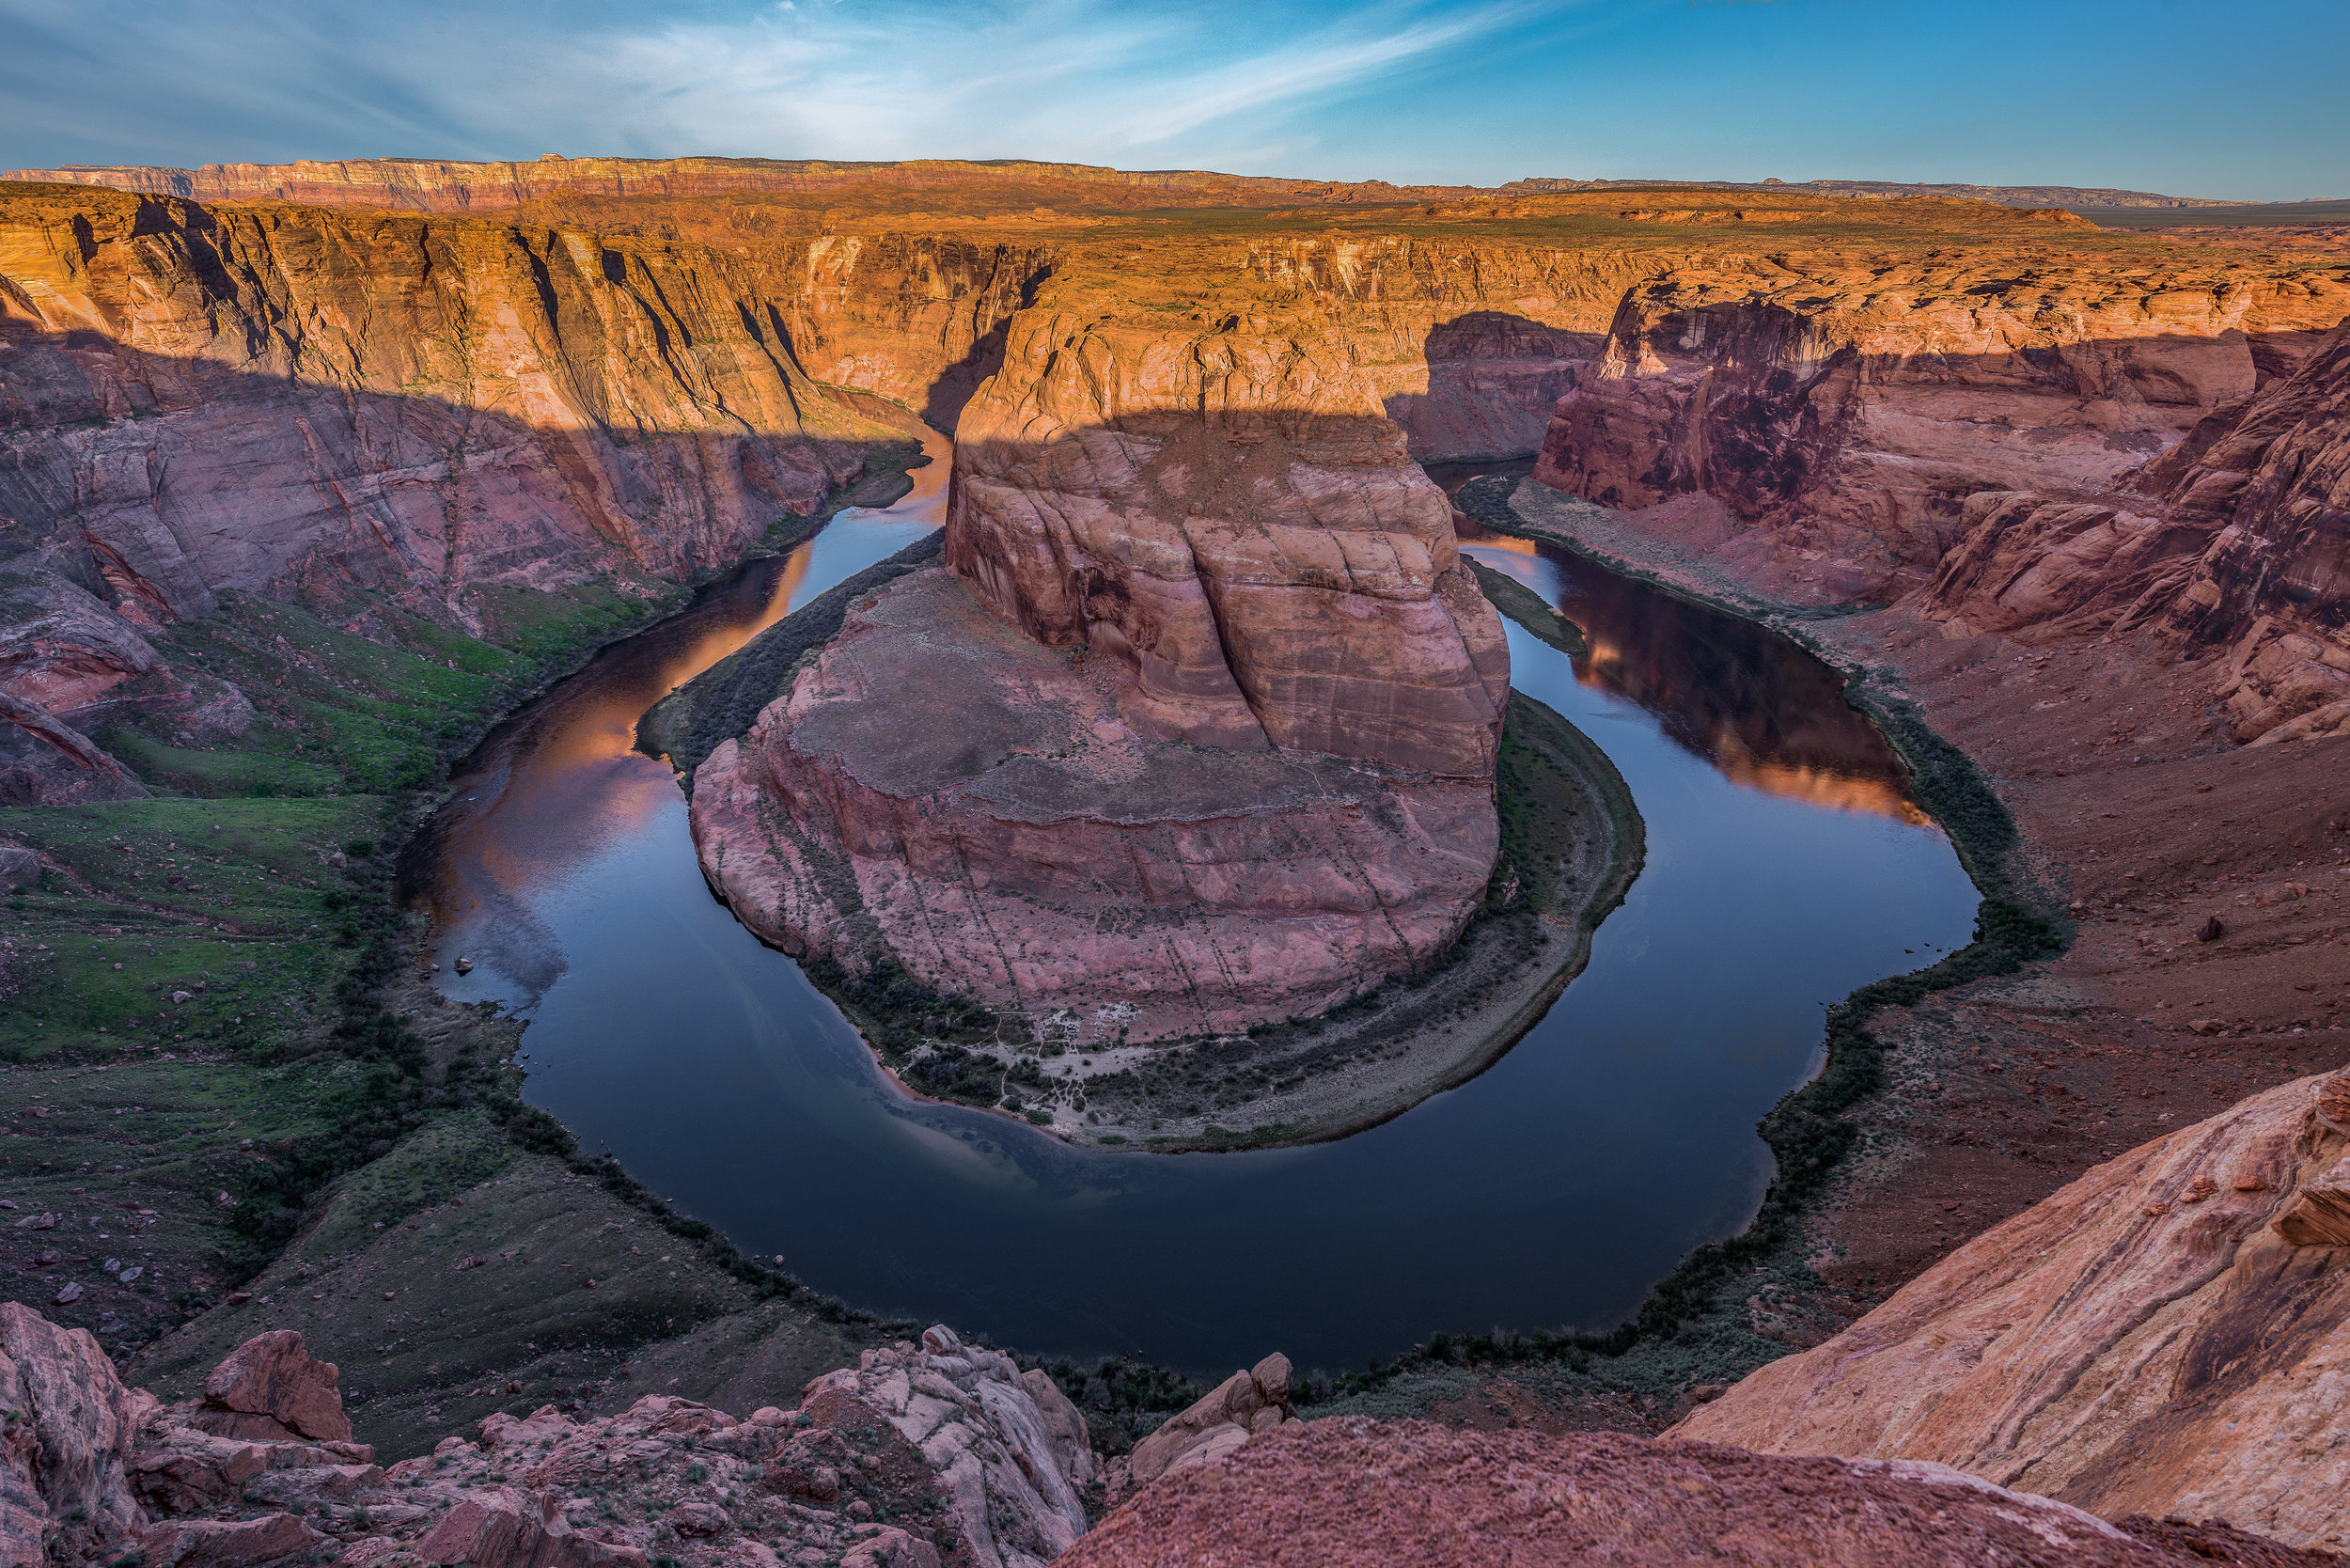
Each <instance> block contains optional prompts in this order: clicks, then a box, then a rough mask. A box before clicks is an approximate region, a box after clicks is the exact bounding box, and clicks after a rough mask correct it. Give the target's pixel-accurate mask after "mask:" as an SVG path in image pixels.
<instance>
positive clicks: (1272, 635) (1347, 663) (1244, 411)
mask: <svg viewBox="0 0 2350 1568" xmlns="http://www.w3.org/2000/svg"><path fill="white" fill-rule="evenodd" d="M1130 292H1131V290H1126V291H1120V292H1119V293H1116V294H1113V293H1111V292H1110V291H1109V290H1105V288H1104V287H1103V286H1102V285H1100V284H1098V283H1096V284H1092V285H1089V286H1087V287H1084V288H1078V287H1074V286H1073V287H1068V288H1063V287H1059V286H1056V285H1048V286H1047V290H1046V292H1045V293H1044V294H1043V295H1042V296H1041V297H1040V299H1039V301H1038V303H1037V305H1036V306H1034V307H1032V308H1030V309H1029V310H1026V311H1023V312H1022V313H1021V314H1020V315H1019V316H1017V317H1015V318H1014V320H1013V322H1012V326H1011V335H1010V337H1009V339H1008V341H1007V344H1006V349H1005V360H1004V367H1003V368H1002V369H1001V370H999V371H998V372H997V373H996V374H995V377H994V378H993V379H992V380H990V381H989V382H988V383H987V384H985V385H984V386H982V387H981V388H980V390H979V393H978V395H977V396H975V397H974V399H973V400H972V401H971V403H970V405H969V406H968V407H967V408H965V410H964V417H963V421H962V423H961V424H960V425H959V426H958V427H957V431H956V441H955V476H954V489H953V492H952V494H951V497H950V499H949V502H948V519H947V563H948V566H950V567H951V568H953V569H954V571H955V572H957V573H958V574H959V575H961V576H963V577H964V578H965V579H967V580H969V581H970V582H971V583H972V584H973V585H974V586H975V587H976V588H978V589H979V592H980V594H981V595H982V596H983V597H985V598H986V599H987V600H988V602H989V603H991V604H994V605H995V608H996V609H997V610H998V611H999V612H1000V613H1002V614H1003V615H1004V616H1005V617H1006V618H1007V619H1010V620H1011V621H1012V622H1013V623H1014V624H1016V625H1018V626H1019V627H1020V628H1021V629H1022V630H1023V631H1024V632H1026V634H1027V635H1029V636H1031V637H1033V638H1035V639H1036V640H1037V641H1039V642H1041V643H1042V644H1044V645H1045V646H1047V647H1054V648H1068V647H1074V646H1077V645H1080V644H1083V645H1087V646H1089V647H1092V648H1096V649H1100V650H1103V651H1106V652H1109V653H1111V654H1113V655H1115V656H1117V657H1119V658H1120V659H1122V660H1125V661H1126V662H1128V663H1129V664H1130V665H1131V666H1132V667H1133V670H1134V673H1135V688H1134V692H1133V695H1132V697H1131V698H1129V699H1128V700H1127V701H1126V702H1125V703H1124V704H1122V706H1123V709H1124V712H1125V717H1126V719H1127V722H1128V723H1130V724H1132V725H1133V726H1135V727H1136V729H1138V730H1139V731H1141V732H1142V733H1144V734H1146V735H1148V736H1150V737H1152V738H1153V739H1161V740H1180V741H1186V742H1190V743H1192V744H1196V745H1207V746H1214V747H1217V748H1220V749H1224V750H1250V749H1257V748H1261V747H1263V746H1264V745H1267V744H1271V745H1276V746H1279V747H1282V748H1285V749H1290V750H1302V751H1316V752H1324V753H1328V754H1331V755H1334V756H1341V757H1359V758H1363V759H1366V760H1372V761H1378V762H1384V763H1388V764H1390V765H1393V766H1398V767H1406V768H1413V769H1418V770H1421V771H1426V772H1432V773H1440V774H1450V775H1456V776H1465V777H1486V776H1491V774H1492V772H1493V765H1494V762H1493V759H1494V747H1495V745H1496V744H1497V741H1498V738H1499V734H1500V725H1501V706H1502V702H1503V699H1504V694H1505V692H1506V689H1507V685H1508V679H1509V678H1508V655H1507V652H1506V650H1505V648H1504V645H1503V642H1502V637H1501V625H1500V619H1499V618H1498V617H1497V616H1496V615H1495V614H1494V612H1493V609H1492V608H1491V606H1489V605H1488V604H1486V603H1485V601H1484V597H1483V595H1482V594H1481V592H1480V591H1479V590H1478V588H1477V587H1476V585H1475V583H1474V581H1473V580H1472V579H1471V578H1470V577H1469V575H1468V573H1467V572H1466V571H1465V569H1464V568H1463V567H1462V566H1461V564H1460V557H1459V550H1458V547H1457V543H1456V541H1455V540H1454V538H1453V534H1452V522H1451V510H1450V508H1449V506H1448V505H1447V504H1446V502H1445V499H1444V495H1443V494H1442V493H1441V492H1440V491H1438V490H1437V489H1436V488H1435V486H1434V484H1432V483H1430V482H1429V480H1428V478H1427V477H1426V475H1424V474H1422V473H1421V472H1420V471H1419V469H1418V466H1417V465H1416V464H1415V463H1413V462H1412V461H1411V459H1410V456H1409V454H1408V453H1407V451H1406V450H1405V447H1404V444H1403V442H1402V439H1401V436H1400V433H1399V432H1398V431H1397V430H1396V429H1395V427H1394V426H1393V425H1392V424H1391V423H1390V422H1389V421H1388V420H1387V418H1386V417H1385V416H1384V415H1383V413H1382V411H1381V406H1380V404H1379V402H1378V401H1377V400H1376V398H1375V395H1374V392H1373V390H1372V389H1371V387H1370V386H1369V385H1367V384H1365V383H1364V381H1363V380H1362V379H1361V378H1359V377H1357V376H1355V375H1354V374H1353V373H1351V369H1350V368H1349V366H1348V363H1347V360H1346V358H1345V356H1344V353H1343V351H1342V349H1341V348H1340V345H1339V344H1338V343H1336V342H1334V341H1331V340H1330V339H1329V338H1328V337H1325V336H1324V335H1321V334H1309V333H1308V332H1306V331H1303V330H1299V329H1297V328H1295V327H1293V326H1288V325H1287V323H1277V322H1276V323H1264V324H1262V325H1259V326H1256V327H1254V329H1251V328H1250V327H1247V326H1243V327H1239V328H1235V327H1233V326H1231V325H1230V323H1229V322H1228V323H1226V324H1224V325H1222V326H1215V325H1211V326H1209V327H1208V329H1207V330H1205V331H1200V330H1198V329H1193V330H1190V331H1183V330H1177V331H1172V332H1170V331H1168V330H1167V328H1165V327H1162V326H1159V325H1156V324H1155V323H1153V322H1152V321H1149V320H1148V319H1147V318H1146V319H1142V320H1136V319H1134V316H1133V314H1132V312H1133V306H1132V303H1131V302H1130V300H1129V299H1128V294H1129V293H1130ZM1105 308H1115V309H1117V310H1119V312H1120V315H1123V316H1125V318H1126V319H1124V320H1119V319H1112V320H1105V319H1104V317H1103V312H1104V310H1105Z"/></svg>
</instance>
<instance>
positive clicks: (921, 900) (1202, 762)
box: [693, 569, 1496, 1041]
mask: <svg viewBox="0 0 2350 1568" xmlns="http://www.w3.org/2000/svg"><path fill="white" fill-rule="evenodd" d="M1134 684H1135V683H1134V681H1133V677H1132V674H1131V672H1130V670H1129V668H1128V667H1127V666H1126V665H1125V663H1124V661H1122V660H1120V659H1119V658H1117V657H1116V656H1114V655H1107V654H1105V653H1103V652H1100V651H1086V652H1084V653H1081V654H1080V655H1079V656H1078V657H1076V658H1074V659H1073V658H1072V657H1071V656H1070V655H1068V654H1066V653H1062V652H1059V651H1055V650H1051V649H1047V648H1045V647H1043V646H1042V645H1040V644H1038V643H1036V642H1035V641H1033V640H1031V639H1029V638H1027V637H1026V636H1024V635H1021V634H1020V633H1019V632H1018V631H1017V630H1016V629H1015V628H1013V627H1011V626H1010V625H1008V624H1006V623H1005V622H1004V621H1003V620H1001V619H997V618H996V617H995V616H994V615H992V614H991V613H989V610H988V607H987V606H986V605H985V604H982V603H981V602H980V601H979V598H978V597H977V595H976V594H975V593H974V592H973V591H972V589H971V588H970V587H969V586H968V585H967V584H965V583H964V582H962V581H961V580H960V579H958V578H956V577H954V576H952V575H950V574H948V572H943V571H938V570H935V569H933V570H931V571H927V572H918V573H916V574H914V575H912V576H909V577H906V578H903V579H901V580H900V581H899V582H896V583H894V584H892V585H891V586H889V587H887V588H883V589H882V590H880V591H879V592H878V593H876V594H875V595H873V596H872V597H871V598H870V599H869V600H868V601H867V602H866V603H865V604H862V605H861V606H859V607H858V608H857V609H856V610H855V611H854V612H853V613H852V614H851V615H850V616H849V617H848V619H847V623H846V624H845V626H844V627H843V628H842V630H841V632H840V634H839V635H838V637H836V638H835V639H834V641H833V642H832V643H831V644H830V645H829V646H827V647H826V648H825V649H824V650H823V651H822V653H820V654H819V655H818V656H817V657H816V658H815V659H813V660H812V661H811V662H809V663H807V664H806V665H805V666H803V667H802V668H801V670H800V671H799V673H798V674H797V675H796V677H795V678H794V679H793V681H792V683H791V689H790V691H789V693H788V694H787V695H786V696H785V697H783V698H778V699H777V700H776V701H775V702H773V703H772V704H770V705H769V706H768V708H767V709H766V710H765V712H763V713H761V714H760V717H759V719H758V721H757V722H756V723H755V724H754V725H753V726H752V728H751V729H750V730H749V732H748V733H747V734H745V735H744V737H743V738H742V739H741V740H739V741H728V742H726V743H724V744H723V745H719V746H718V747H717V749H716V750H715V751H713V752H712V753H711V755H710V757H709V760H707V761H705V762H704V763H703V764H702V766H701V767H700V769H699V770H698V771H697V774H696V776H695V782H694V800H693V825H694V835H695V841H696V844H697V847H698V849H699V851H700V855H701V859H702V866H703V870H704V871H705V873H706V874H708V876H709V877H710V879H711V882H712V885H713V886H714V887H716V888H717V889H718V890H719V891H720V893H721V894H722V896H724V897H725V898H726V899H727V901H728V902H729V904H730V905H731V906H732V907H733V908H734V910H735V912H736V914H737V915H738V916H740V917H742V919H743V920H744V923H745V924H747V925H749V926H750V927H751V928H752V929H753V930H755V931H757V932H759V933H760V935H761V936H763V937H765V938H766V939H767V940H769V941H771V942H773V943H775V944H776V945H777V946H779V947H782V948H784V949H785V950H787V951H791V952H794V953H800V954H809V955H816V956H823V957H828V958H832V959H834V960H836V961H838V962H840V963H841V964H844V965H845V966H847V967H849V968H851V969H852V970H854V971H862V970H864V969H865V968H866V967H868V966H869V965H870V964H873V963H875V962H878V961H880V960H881V959H883V958H888V959H890V960H892V961H894V962H896V963H898V964H901V965H902V966H903V967H904V968H905V969H906V971H907V972H908V973H910V974H912V975H914V976H916V977H917V979H920V980H924V981H926V982H928V983H929V984H931V985H932V986H935V987H937V988H939V989H940V990H943V991H946V992H948V993H950V994H952V995H956V996H967V997H971V998H973V999H976V1000H979V1001H982V1002H985V1003H988V1004H990V1005H993V1006H996V1007H1001V1008H1006V1009H1011V1010H1016V1011H1025V1012H1026V1013H1028V1014H1030V1015H1032V1016H1036V1017H1039V1018H1042V1017H1044V1016H1046V1015H1049V1014H1052V1013H1054V1012H1057V1011H1059V1012H1067V1013H1070V1014H1073V1016H1074V1017H1076V1018H1077V1019H1078V1020H1081V1021H1082V1022H1083V1023H1084V1024H1086V1025H1087V1026H1089V1035H1091V1036H1092V1037H1095V1038H1114V1037H1116V1036H1118V1035H1120V1034H1123V1035H1125V1036H1126V1037H1128V1038H1130V1039H1134V1040H1136V1041H1141V1040H1151V1039H1159V1038H1166V1037H1170V1036H1184V1035H1196V1034H1203V1033H1205V1034H1220V1033H1230V1032H1237V1031H1239V1030H1242V1029H1245V1028H1246V1027H1247V1026H1248V1025H1249V1024H1251V1023H1254V1022H1260V1021H1262V1020H1264V1019H1265V1018H1268V1017H1271V1018H1281V1017H1286V1016H1290V1015H1293V1014H1306V1013H1313V1012H1319V1011H1323V1010H1324V1009H1325V1008H1327V1007H1329V1006H1331V1005H1333V1004H1335V1003H1337V1002H1339V1001H1342V1000H1344V999H1346V998H1347V997H1348V996H1353V995H1354V994H1355V993H1356V992H1357V991H1360V990H1362V989H1363V988H1365V987H1366V986H1368V985H1371V984H1373V983H1376V982H1377V980H1380V979H1381V978H1382V977H1384V976H1385V975H1387V973H1390V972H1392V971H1394V970H1396V969H1399V968H1409V967H1412V966H1414V965H1416V964H1420V963H1424V962H1426V961H1427V960H1428V959H1429V958H1432V957H1433V956H1434V955H1435V954H1436V953H1437V952H1439V951H1441V950H1442V949H1443V948H1444V947H1445V945H1446V944H1447V943H1449V941H1450V940H1451V938H1452V937H1453V935H1454V934H1455V933H1457V932H1458V931H1459V929H1460V927H1461V925H1462V923H1463V922H1464V921H1465V919H1466V917H1467V916H1468V914H1469V912H1470V911H1471V910H1472V909H1473V908H1474V907H1475V905H1476V903H1477V902H1478V901H1479V900H1480V899H1481V898H1482V896H1483V893H1484V887H1485V881H1486V878H1487V876H1488V874H1489V873H1490V872H1491V870H1492V869H1493V860H1494V855H1495V849H1496V823H1495V817H1494V809H1493V799H1492V794H1491V791H1490V789H1489V787H1488V786H1487V785H1486V784H1485V783H1484V782H1483V781H1482V780H1479V779H1475V778H1467V779H1463V778H1447V777H1439V776H1432V775H1428V774H1421V773H1413V772H1406V771H1403V770H1400V769H1396V768H1393V767H1387V766H1382V765H1379V764H1377V763H1373V762H1368V761H1362V760H1348V759H1342V758H1336V757H1329V756H1323V755H1316V754H1314V753H1311V752H1305V751H1280V750H1276V749H1274V748H1273V747H1271V746H1270V745H1266V744H1265V743H1264V741H1263V740H1262V739H1261V738H1260V739H1259V740H1258V742H1257V745H1256V746H1255V748H1254V749H1252V750H1250V751H1246V752H1233V751H1224V750H1218V749H1213V748H1210V747H1206V746H1202V745H1197V744H1193V743H1189V742H1184V741H1179V740H1166V739H1153V738H1152V737H1151V736H1149V735H1148V734H1147V733H1145V732H1142V731H1141V730H1140V729H1138V727H1137V726H1136V723H1135V722H1134V720H1133V718H1132V716H1131V713H1130V700H1131V697H1132V694H1133V691H1134ZM1236 706H1238V705H1237V704H1236ZM1240 712H1242V713H1246V712H1247V710H1246V708H1245V707H1241V708H1240Z"/></svg>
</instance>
